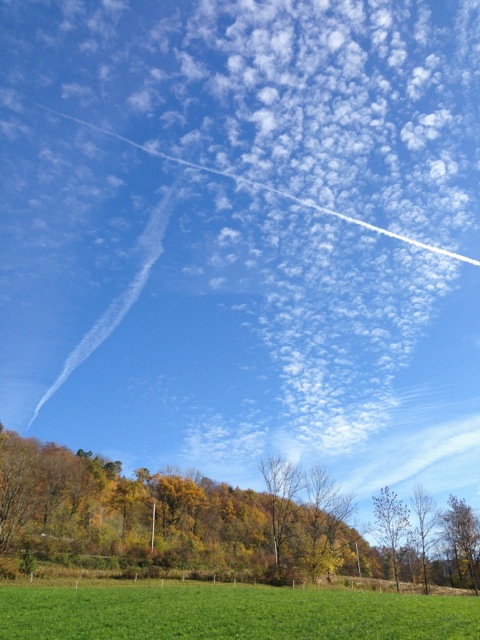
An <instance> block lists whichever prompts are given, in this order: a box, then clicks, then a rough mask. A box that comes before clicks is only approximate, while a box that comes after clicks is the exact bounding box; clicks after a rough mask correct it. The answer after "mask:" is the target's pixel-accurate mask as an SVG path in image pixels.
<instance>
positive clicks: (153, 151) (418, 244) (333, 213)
mask: <svg viewBox="0 0 480 640" xmlns="http://www.w3.org/2000/svg"><path fill="white" fill-rule="evenodd" d="M35 104H36V106H38V107H39V108H41V109H43V110H45V111H49V112H51V113H55V114H56V115H58V116H60V117H61V118H64V119H65V120H71V121H72V122H76V123H77V124H80V125H82V126H83V127H88V128H89V129H92V130H93V131H98V132H99V133H102V134H104V135H107V136H110V137H111V138H116V139H117V140H119V141H121V142H124V143H125V144H128V145H130V146H131V147H134V148H135V149H139V150H140V151H144V152H145V153H148V154H149V155H151V156H154V157H156V158H162V159H163V160H168V161H170V162H175V163H176V164H180V165H182V166H184V167H189V168H191V169H197V170H198V171H204V172H207V173H212V174H214V175H217V176H221V177H224V178H229V179H230V180H234V181H235V182H243V183H244V184H247V185H249V186H250V187H253V188H254V189H258V190H260V191H268V192H270V193H274V194H276V195H278V196H280V197H282V198H286V199H288V200H292V201H293V202H296V203H297V204H300V205H302V206H304V207H309V208H312V209H316V210H317V211H320V212H321V213H325V214H327V215H329V216H334V217H335V218H340V220H345V222H350V223H351V224H356V225H357V226H359V227H363V228H364V229H368V230H369V231H374V232H375V233H379V234H381V235H384V236H388V237H389V238H394V239H395V240H400V241H401V242H405V243H406V244H409V245H411V246H413V247H418V248H420V249H424V250H425V251H430V252H432V253H437V254H439V255H442V256H447V257H448V258H452V259H453V260H459V261H460V262H467V263H468V264H472V265H474V266H475V267H480V260H475V259H473V258H468V257H467V256H463V255H461V254H459V253H454V252H453V251H449V250H448V249H442V248H441V247H435V246H433V245H430V244H425V243H424V242H420V241H419V240H413V239H412V238H408V237H407V236H403V235H400V234H399V233H394V232H393V231H388V229H384V228H382V227H377V226H375V225H373V224H369V223H368V222H364V221H363V220H358V218H351V217H350V216H347V215H345V214H343V213H339V212H338V211H334V210H333V209H328V208H326V207H322V206H320V205H318V204H317V203H316V202H314V201H313V200H311V199H308V200H304V199H302V198H297V197H296V196H294V195H292V194H291V193H288V192H286V191H281V190H280V189H274V188H273V187H269V186H268V185H266V184H261V183H260V182H255V181H254V180H249V179H248V178H243V177H242V176H238V175H236V174H235V173H230V172H228V171H219V170H218V169H213V168H211V167H207V166H205V165H201V164H196V163H195V162H188V161H187V160H182V159H181V158H176V157H175V156H170V155H168V154H166V153H163V152H162V151H158V149H156V148H154V147H153V145H152V146H146V145H142V144H138V143H137V142H135V141H134V140H130V139H129V138H125V137H124V136H120V135H118V133H115V132H114V131H109V130H108V129H103V128H102V127H97V126H96V125H94V124H91V123H90V122H86V121H85V120H80V119H79V118H74V117H73V116H69V115H67V114H66V113H62V112H61V111H57V110H55V109H51V108H50V107H45V106H44V105H41V104H38V103H35Z"/></svg>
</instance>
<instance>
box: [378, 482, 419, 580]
mask: <svg viewBox="0 0 480 640" xmlns="http://www.w3.org/2000/svg"><path fill="white" fill-rule="evenodd" d="M373 503H374V514H375V521H376V531H375V537H376V539H377V541H378V542H379V544H381V545H382V546H384V547H386V548H387V549H388V550H389V554H390V558H391V561H392V565H393V574H394V577H395V584H396V587H397V591H400V581H399V568H400V562H399V561H400V551H401V547H402V543H403V542H404V541H406V537H407V533H408V530H409V527H410V512H409V510H408V507H407V506H406V505H405V504H404V503H403V502H402V501H401V500H400V499H399V498H398V496H397V494H396V493H395V492H394V491H392V490H391V489H389V487H384V488H383V489H381V490H380V495H379V496H373Z"/></svg>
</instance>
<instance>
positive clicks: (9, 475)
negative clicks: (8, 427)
mask: <svg viewBox="0 0 480 640" xmlns="http://www.w3.org/2000/svg"><path fill="white" fill-rule="evenodd" d="M38 461H39V447H38V443H37V442H36V441H35V440H32V439H29V440H26V439H23V438H20V437H19V436H17V435H16V434H15V433H13V432H11V431H4V432H3V433H2V434H1V436H0V553H5V552H6V551H7V550H8V547H9V546H10V543H11V541H12V538H13V536H14V534H16V533H17V531H18V530H19V529H20V528H21V527H22V526H23V525H24V524H25V523H26V522H27V520H28V519H29V518H30V516H31V515H32V514H33V512H34V510H35V508H36V506H37V498H38V490H37V477H36V473H37V467H38Z"/></svg>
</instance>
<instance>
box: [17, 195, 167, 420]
mask: <svg viewBox="0 0 480 640" xmlns="http://www.w3.org/2000/svg"><path fill="white" fill-rule="evenodd" d="M173 191H174V187H171V188H170V189H169V190H168V192H167V193H166V194H165V195H164V197H163V198H162V200H161V201H160V203H159V204H158V205H157V206H156V207H155V209H154V210H153V212H152V214H151V216H150V219H149V221H148V223H147V226H146V228H145V231H144V232H143V234H142V235H141V237H140V239H139V242H138V244H139V247H140V248H141V249H143V250H144V252H145V256H144V260H143V264H142V267H141V268H140V270H139V271H138V272H137V274H136V275H135V277H134V278H133V280H132V282H131V283H130V284H129V286H128V287H127V288H126V289H125V291H123V292H122V293H121V294H120V295H119V296H118V297H117V298H115V300H113V302H111V303H110V305H109V307H108V308H107V310H106V311H105V312H104V313H103V314H102V315H101V316H100V318H99V319H98V320H97V322H96V323H95V324H94V325H93V327H92V328H91V329H90V330H89V331H88V332H87V333H86V334H85V335H84V336H83V338H82V339H81V340H80V342H79V343H78V344H77V346H76V347H75V348H74V349H73V351H72V352H71V353H70V355H69V356H68V358H67V359H66V360H65V364H64V365H63V369H62V372H61V373H60V375H59V376H58V378H57V379H56V380H55V382H54V383H53V384H52V385H51V387H50V388H49V389H48V390H47V391H46V392H45V394H44V395H43V397H42V398H41V399H40V401H39V402H38V404H37V406H36V407H35V411H34V412H33V416H32V418H31V420H30V422H29V423H28V427H27V431H28V430H29V429H30V427H31V425H32V423H33V421H34V420H35V419H36V418H37V416H38V414H39V413H40V410H41V408H42V407H43V405H44V404H45V403H46V402H48V400H50V398H51V397H52V396H53V394H54V393H55V392H56V391H58V389H59V388H60V387H61V386H62V384H63V383H64V382H66V381H67V379H68V378H69V377H70V375H71V374H72V373H73V371H74V370H75V369H76V368H77V367H78V366H79V365H81V364H82V362H84V361H85V360H86V359H87V358H88V357H89V356H90V355H91V354H92V353H93V352H94V351H95V349H97V348H98V347H99V346H100V345H101V344H102V342H104V341H105V340H106V339H107V338H108V336H109V335H110V334H111V333H112V332H113V331H114V330H115V329H116V328H117V327H118V325H119V324H120V323H121V322H122V320H123V319H124V317H125V316H126V315H127V313H128V312H129V311H130V309H131V308H132V306H133V305H134V304H135V302H136V301H137V300H138V297H139V296H140V294H141V292H142V290H143V288H144V287H145V285H146V284H147V281H148V276H149V275H150V271H151V269H152V267H153V265H154V264H155V263H156V262H157V260H158V259H159V258H160V256H161V255H162V253H163V246H162V239H163V236H164V234H165V230H166V228H167V223H168V218H169V208H168V205H169V200H170V198H171V196H172V193H173Z"/></svg>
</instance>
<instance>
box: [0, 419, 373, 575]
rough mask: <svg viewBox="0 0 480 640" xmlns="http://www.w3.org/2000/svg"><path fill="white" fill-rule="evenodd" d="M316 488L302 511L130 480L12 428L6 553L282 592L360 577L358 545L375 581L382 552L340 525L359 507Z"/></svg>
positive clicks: (3, 531)
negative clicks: (182, 574) (210, 576)
mask: <svg viewBox="0 0 480 640" xmlns="http://www.w3.org/2000/svg"><path fill="white" fill-rule="evenodd" d="M317 480H319V481H320V482H321V483H322V482H323V484H320V485H319V486H317V496H316V504H314V503H312V504H301V503H299V502H297V501H295V500H293V496H291V497H288V496H285V495H280V494H279V495H277V496H275V497H273V496H272V494H270V493H257V492H255V491H252V490H250V489H246V490H244V489H239V488H233V487H231V486H229V485H227V484H225V483H222V482H216V481H214V480H212V479H210V478H206V477H204V476H203V475H202V474H201V473H200V472H197V471H191V472H187V473H182V472H181V471H180V470H177V469H164V470H162V471H156V472H150V471H149V470H148V469H145V468H143V469H138V470H136V471H135V474H134V477H133V478H128V477H125V476H124V475H122V465H121V462H119V461H110V460H107V459H105V458H104V457H102V456H101V455H94V454H92V452H90V451H84V450H82V449H80V450H79V451H78V452H77V453H74V452H72V451H70V450H69V449H67V448H66V447H63V446H60V445H58V444H54V443H41V442H39V441H37V440H35V439H33V438H22V437H20V436H19V435H17V434H16V433H14V432H12V431H7V430H4V431H3V432H2V433H1V434H0V553H1V554H3V555H15V554H17V555H20V556H21V555H22V553H25V552H28V553H29V554H31V555H33V556H34V557H35V558H36V559H39V560H51V561H57V562H67V563H69V562H70V563H71V562H78V563H81V562H84V563H87V564H88V562H90V564H91V562H92V561H91V560H90V561H87V558H90V559H91V558H92V557H95V558H97V560H98V564H100V565H102V563H103V564H105V565H108V566H114V564H115V562H119V563H120V564H122V565H124V566H127V565H142V564H146V563H148V564H154V565H158V566H162V567H175V568H198V569H211V570H219V569H222V568H228V569H230V570H237V571H246V572H248V573H251V574H252V575H255V576H257V577H258V579H262V578H265V577H267V578H269V579H271V581H276V580H277V581H280V582H281V581H282V579H284V577H285V575H287V574H288V575H289V576H290V575H293V574H299V575H300V574H301V575H305V576H308V577H309V578H311V579H316V578H317V577H318V576H321V575H325V574H331V573H335V572H337V571H339V570H341V569H344V570H346V571H353V572H357V574H358V558H357V555H356V550H357V547H358V550H359V557H360V562H361V571H362V572H363V574H364V575H378V574H379V564H378V562H377V560H376V554H375V552H374V550H372V549H371V548H370V546H369V545H368V543H367V542H366V541H365V540H363V539H362V538H361V536H360V535H359V534H358V533H357V532H356V531H355V530H354V529H351V528H349V527H348V526H347V525H346V524H344V522H343V521H342V519H341V518H340V517H339V516H341V515H342V511H341V510H342V509H345V506H347V507H348V509H347V511H348V510H349V509H350V505H351V503H350V499H347V500H345V498H344V497H341V496H339V495H338V490H337V488H336V487H335V485H334V483H333V482H332V481H331V480H330V479H329V478H328V476H327V475H325V474H324V476H323V477H318V478H317ZM319 491H323V495H320V493H318V492H319ZM272 497H273V500H272ZM322 499H323V501H324V503H325V504H324V505H322V504H321V501H322ZM326 507H330V508H329V509H326ZM324 509H325V510H324ZM345 513H347V512H345ZM274 531H275V535H274V533H273V532H274ZM280 550H281V558H280V556H279V554H280ZM108 559H113V560H112V562H107V560H108Z"/></svg>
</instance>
